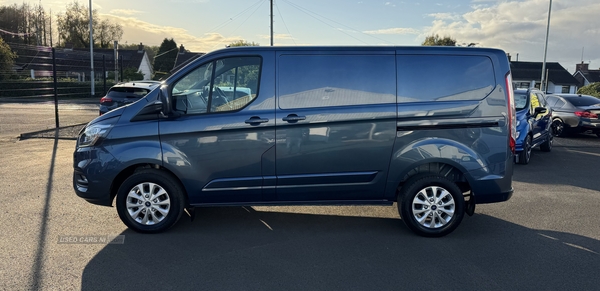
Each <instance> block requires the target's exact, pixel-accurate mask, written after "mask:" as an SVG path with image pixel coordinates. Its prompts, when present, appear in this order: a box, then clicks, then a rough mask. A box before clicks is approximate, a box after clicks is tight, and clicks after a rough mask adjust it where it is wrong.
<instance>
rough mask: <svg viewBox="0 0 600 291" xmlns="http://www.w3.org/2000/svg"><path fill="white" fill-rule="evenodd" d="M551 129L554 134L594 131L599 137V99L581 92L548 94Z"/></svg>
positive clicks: (562, 134)
mask: <svg viewBox="0 0 600 291" xmlns="http://www.w3.org/2000/svg"><path fill="white" fill-rule="evenodd" d="M547 97H548V105H550V106H551V107H552V111H553V112H552V130H553V133H554V135H556V136H565V135H567V134H569V133H594V134H596V135H597V136H598V137H600V118H599V116H600V99H598V98H596V97H594V96H589V95H581V94H554V95H548V96H547Z"/></svg>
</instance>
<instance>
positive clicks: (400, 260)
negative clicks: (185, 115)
mask: <svg viewBox="0 0 600 291" xmlns="http://www.w3.org/2000/svg"><path fill="white" fill-rule="evenodd" d="M556 144H557V147H555V149H554V150H553V151H552V152H551V153H544V152H541V151H537V150H536V151H534V152H533V157H532V160H531V163H530V164H529V165H526V166H516V171H515V176H514V188H515V194H514V196H513V198H512V199H511V200H509V201H508V202H505V203H498V204H489V205H478V206H477V209H476V214H475V215H474V216H473V217H468V216H466V217H465V219H464V220H463V223H462V224H461V226H459V228H458V229H457V230H456V231H455V232H453V233H452V234H450V235H448V236H446V237H443V238H438V239H428V238H422V237H418V236H415V235H414V234H413V233H412V232H410V230H409V229H407V228H406V227H405V226H404V224H403V223H402V221H401V220H400V219H399V217H398V214H397V211H396V208H395V207H335V206H332V207H308V206H307V207H231V208H217V207H214V208H201V209H198V210H197V215H196V218H195V220H194V221H193V222H192V221H191V220H190V218H189V217H183V218H182V220H181V221H180V222H179V223H178V224H177V225H176V226H175V227H174V228H173V229H171V230H170V231H168V232H166V233H163V234H157V235H142V234H138V233H134V232H131V231H129V230H127V229H126V228H125V227H124V225H123V224H122V223H121V222H120V221H119V219H118V216H117V213H116V210H115V209H114V208H109V207H101V206H94V205H91V204H89V203H87V202H85V201H83V200H82V199H79V198H78V197H76V196H75V194H74V192H73V189H72V186H71V173H72V172H71V171H72V152H73V149H74V146H75V142H74V141H72V140H56V139H27V140H23V141H14V140H5V141H0V149H1V151H2V155H0V177H2V184H3V187H1V188H0V197H2V202H1V203H0V229H2V239H1V240H0V249H2V252H0V289H6V290H24V289H35V290H37V289H50V290H55V289H56V290H79V289H83V290H119V289H120V290H139V289H158V290H192V289H193V290H402V289H404V290H597V289H598V286H599V285H600V276H598V266H600V224H599V223H598V209H600V184H599V183H598V174H597V172H596V171H595V170H594V167H593V165H597V164H600V139H598V138H592V137H586V136H583V137H577V138H571V139H557V142H556ZM116 235H124V241H122V242H123V243H122V244H106V243H94V241H93V239H90V238H102V237H113V236H116ZM65 238H76V239H77V240H79V241H77V242H76V243H71V244H67V243H60V242H61V241H60V240H61V239H63V240H64V239H65ZM81 238H83V239H81ZM86 238H87V239H86ZM121 238H123V237H121ZM63 242H64V241H63ZM96 242H98V241H96Z"/></svg>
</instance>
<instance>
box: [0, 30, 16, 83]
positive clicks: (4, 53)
mask: <svg viewBox="0 0 600 291" xmlns="http://www.w3.org/2000/svg"><path fill="white" fill-rule="evenodd" d="M16 57H17V55H16V54H15V53H14V52H13V51H12V50H11V49H10V47H9V46H8V44H7V43H5V42H4V40H3V39H2V38H1V37H0V80H2V79H5V78H7V77H9V76H10V75H12V69H13V68H12V67H13V64H14V61H15V58H16Z"/></svg>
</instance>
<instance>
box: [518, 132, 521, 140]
mask: <svg viewBox="0 0 600 291" xmlns="http://www.w3.org/2000/svg"><path fill="white" fill-rule="evenodd" d="M520 135H521V132H520V131H517V139H519V136H520Z"/></svg>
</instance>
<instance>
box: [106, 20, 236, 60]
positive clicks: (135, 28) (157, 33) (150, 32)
mask: <svg viewBox="0 0 600 291" xmlns="http://www.w3.org/2000/svg"><path fill="white" fill-rule="evenodd" d="M101 16H102V17H103V18H107V19H109V20H110V21H114V22H117V23H120V24H121V25H122V26H123V37H122V38H121V42H125V41H127V42H128V43H140V42H142V43H144V44H146V45H160V44H161V43H162V41H163V40H164V39H165V38H173V39H174V40H175V42H176V43H177V44H178V45H181V44H182V45H184V46H185V48H186V49H188V50H190V51H195V52H209V51H213V50H215V49H220V48H224V47H225V46H226V45H228V44H230V43H232V42H234V41H237V40H240V39H243V38H242V37H240V36H232V37H224V36H223V35H221V34H219V33H205V34H203V35H202V36H196V35H192V34H190V33H189V32H188V31H187V30H185V29H183V28H177V27H171V26H160V25H156V24H152V23H149V22H146V21H142V20H139V19H137V18H135V17H124V16H117V15H110V14H101Z"/></svg>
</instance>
